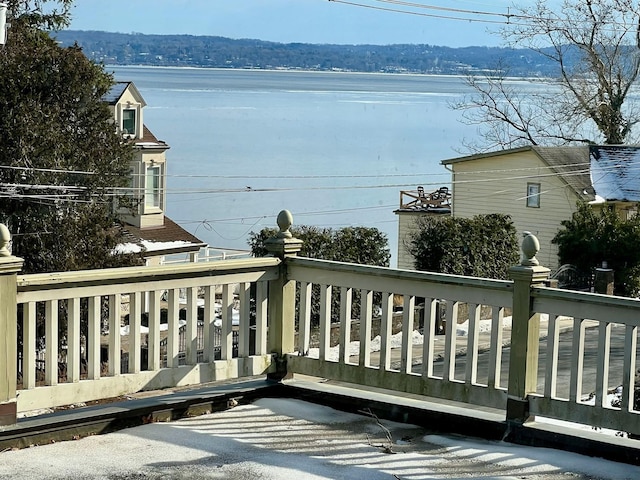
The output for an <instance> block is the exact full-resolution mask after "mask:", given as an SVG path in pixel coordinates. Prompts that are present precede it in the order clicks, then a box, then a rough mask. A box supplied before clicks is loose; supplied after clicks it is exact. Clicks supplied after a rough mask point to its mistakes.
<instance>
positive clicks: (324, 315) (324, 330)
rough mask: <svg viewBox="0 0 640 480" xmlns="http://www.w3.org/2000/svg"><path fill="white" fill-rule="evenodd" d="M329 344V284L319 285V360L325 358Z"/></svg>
mask: <svg viewBox="0 0 640 480" xmlns="http://www.w3.org/2000/svg"><path fill="white" fill-rule="evenodd" d="M330 346H331V285H320V355H319V358H320V360H326V359H327V354H328V353H329V347H330Z"/></svg>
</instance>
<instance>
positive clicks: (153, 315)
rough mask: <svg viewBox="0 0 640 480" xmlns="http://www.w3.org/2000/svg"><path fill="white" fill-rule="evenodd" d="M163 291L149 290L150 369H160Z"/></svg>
mask: <svg viewBox="0 0 640 480" xmlns="http://www.w3.org/2000/svg"><path fill="white" fill-rule="evenodd" d="M161 297H162V292H160V291H157V290H152V291H151V292H149V336H148V341H147V343H148V345H147V347H148V348H149V350H148V352H149V370H151V371H154V372H155V371H156V370H160V301H161Z"/></svg>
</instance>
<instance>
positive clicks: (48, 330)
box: [44, 300, 58, 385]
mask: <svg viewBox="0 0 640 480" xmlns="http://www.w3.org/2000/svg"><path fill="white" fill-rule="evenodd" d="M44 330H45V331H44V336H45V349H46V353H45V367H44V382H45V384H46V385H57V384H58V300H48V301H47V302H45V327H44Z"/></svg>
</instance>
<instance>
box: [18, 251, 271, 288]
mask: <svg viewBox="0 0 640 480" xmlns="http://www.w3.org/2000/svg"><path fill="white" fill-rule="evenodd" d="M280 263H281V260H280V259H278V258H274V257H264V258H245V259H236V260H228V261H224V262H206V263H190V264H185V265H160V266H152V267H123V268H109V269H102V270H81V271H75V272H53V273H38V274H26V275H18V278H17V284H18V292H24V291H31V290H45V289H56V288H68V287H72V286H78V287H80V286H91V285H115V284H123V283H136V282H150V281H155V282H157V281H164V280H177V279H181V278H198V277H208V276H213V275H216V276H221V275H225V274H237V273H242V272H255V271H260V270H264V269H271V268H274V267H277V266H278V265H280Z"/></svg>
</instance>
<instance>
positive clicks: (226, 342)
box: [220, 284, 233, 360]
mask: <svg viewBox="0 0 640 480" xmlns="http://www.w3.org/2000/svg"><path fill="white" fill-rule="evenodd" d="M220 338H221V343H222V345H221V350H222V360H231V359H232V358H233V292H232V291H231V288H230V286H229V285H228V284H226V285H223V287H222V334H221V337H220Z"/></svg>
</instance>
